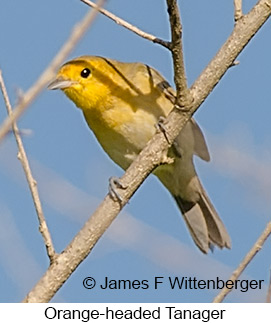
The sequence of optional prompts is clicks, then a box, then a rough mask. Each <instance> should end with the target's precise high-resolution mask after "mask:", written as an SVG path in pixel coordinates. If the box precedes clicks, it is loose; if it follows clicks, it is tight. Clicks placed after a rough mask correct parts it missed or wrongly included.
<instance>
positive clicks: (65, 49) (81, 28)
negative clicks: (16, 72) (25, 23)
mask: <svg viewBox="0 0 271 323" xmlns="http://www.w3.org/2000/svg"><path fill="white" fill-rule="evenodd" d="M104 2H105V0H99V1H98V4H97V6H99V7H101V6H103V4H104ZM97 13H98V12H97V10H96V9H94V10H91V11H90V12H88V13H87V14H86V15H85V17H84V18H83V19H82V20H81V21H80V22H79V23H78V24H77V25H75V27H74V28H73V30H72V32H71V35H70V37H69V38H68V40H67V41H66V43H65V44H64V45H63V46H62V47H61V49H60V50H59V52H58V53H57V55H56V56H55V57H54V58H53V60H52V61H51V63H50V64H49V65H48V67H47V68H46V69H45V70H44V72H43V73H42V74H41V75H40V77H39V78H38V79H37V81H36V82H35V83H34V84H33V86H32V87H31V88H30V89H29V90H28V91H27V92H26V93H25V94H24V95H23V96H22V97H21V100H20V102H19V103H18V104H17V106H16V107H15V108H14V109H13V113H12V115H11V116H10V117H8V118H6V119H5V120H4V122H3V123H2V124H1V126H0V141H1V140H2V139H3V138H4V136H5V135H6V134H7V133H8V131H9V129H10V128H11V126H12V123H13V122H14V121H16V120H17V119H18V118H19V117H20V116H21V115H22V113H23V112H24V111H25V109H26V108H27V107H28V106H29V105H30V103H31V102H32V101H33V100H34V99H35V98H36V97H37V95H38V94H39V93H40V92H41V91H42V90H43V88H44V87H45V86H46V85H47V84H48V82H49V81H50V80H51V79H52V78H53V76H54V75H55V73H56V70H57V68H58V67H59V65H61V64H62V63H63V61H64V60H65V59H66V57H67V56H68V55H69V54H70V53H71V51H72V50H73V49H74V47H75V46H76V44H77V43H78V42H79V40H80V39H81V38H82V37H83V35H84V34H85V32H86V31H87V29H88V28H89V26H90V25H91V23H92V22H93V20H94V19H95V17H96V15H97Z"/></svg>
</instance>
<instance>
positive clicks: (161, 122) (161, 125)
mask: <svg viewBox="0 0 271 323" xmlns="http://www.w3.org/2000/svg"><path fill="white" fill-rule="evenodd" d="M165 120H166V118H165V117H163V116H160V117H159V119H158V123H157V124H156V128H157V129H158V130H160V131H161V132H162V133H163V134H164V136H165V138H166V141H167V142H168V143H169V139H168V136H167V131H166V127H165V124H164V122H165Z"/></svg>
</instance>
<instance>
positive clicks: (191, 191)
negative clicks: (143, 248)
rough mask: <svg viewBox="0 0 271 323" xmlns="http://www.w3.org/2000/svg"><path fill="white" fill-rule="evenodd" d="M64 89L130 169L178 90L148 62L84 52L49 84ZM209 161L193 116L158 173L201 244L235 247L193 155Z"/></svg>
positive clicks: (118, 160)
mask: <svg viewBox="0 0 271 323" xmlns="http://www.w3.org/2000/svg"><path fill="white" fill-rule="evenodd" d="M48 88H49V89H51V90H57V89H59V90H62V91H63V92H64V93H65V95H66V96H67V97H68V98H69V99H70V100H71V101H73V102H74V103H75V105H76V106H77V107H78V108H79V109H81V110H82V112H83V115H84V117H85V120H86V122H87V124H88V126H89V128H90V129H91V130H92V132H93V133H94V135H95V137H96V138H97V140H98V142H99V143H100V145H101V146H102V148H103V149H104V151H105V152H106V153H107V154H108V155H109V157H110V158H111V159H112V160H113V161H114V162H115V163H116V164H117V165H119V166H120V167H121V168H122V169H124V170H126V169H127V168H128V167H129V165H130V164H131V163H132V162H133V160H134V159H135V158H136V156H137V155H138V154H139V153H140V151H141V150H142V149H143V148H144V147H145V146H146V144H147V142H148V141H149V140H150V139H151V138H152V137H153V135H154V134H155V132H156V131H157V124H158V123H159V120H161V118H166V117H167V116H168V114H169V113H170V111H171V110H172V109H173V106H174V102H175V96H176V93H175V91H174V89H173V88H172V87H171V86H170V84H169V83H168V82H167V81H166V80H165V78H164V77H163V76H162V75H161V74H160V73H159V72H158V71H157V70H156V69H154V68H152V67H150V66H148V65H146V64H144V63H138V62H135V63H127V62H120V61H117V60H114V59H110V58H106V57H101V56H80V57H77V58H74V59H72V60H70V61H68V62H66V63H64V64H63V65H62V66H61V67H60V68H59V70H58V72H57V74H56V76H55V78H54V79H53V80H52V81H51V83H50V84H49V86H48ZM194 155H197V156H198V157H200V158H201V159H202V160H204V161H209V160H210V154H209V151H208V148H207V144H206V141H205V139H204V136H203V133H202V131H201V129H200V127H199V125H198V124H197V122H196V121H195V119H194V118H193V117H192V118H191V119H190V120H189V121H188V122H187V123H186V124H185V126H184V127H183V129H182V130H181V131H180V132H179V134H178V136H177V138H176V139H175V140H174V142H173V144H172V146H171V147H170V148H169V150H168V156H169V157H170V158H172V160H173V162H172V163H170V164H163V165H159V166H158V167H157V168H156V169H155V170H154V171H153V174H154V175H156V176H157V177H158V179H159V180H160V181H161V182H162V184H163V185H164V186H165V187H166V189H167V190H168V191H169V192H170V194H171V195H172V196H173V198H174V199H175V201H176V203H177V205H178V207H179V209H180V211H181V213H182V215H183V218H184V220H185V223H186V225H187V228H188V230H189V232H190V234H191V237H192V239H193V240H194V242H195V244H196V245H197V247H198V248H199V249H200V250H201V251H202V252H203V253H205V254H206V253H208V251H209V250H213V248H214V246H217V247H219V248H220V249H222V248H224V247H225V248H229V249H230V248H231V239H230V236H229V234H228V232H227V230H226V228H225V226H224V224H223V222H222V220H221V219H220V217H219V215H218V213H217V212H216V210H215V208H214V206H213V204H212V202H211V201H210V199H209V197H208V195H207V193H206V191H205V189H204V188H203V186H202V184H201V182H200V180H199V178H198V175H197V173H196V170H195V166H194V162H193V157H194Z"/></svg>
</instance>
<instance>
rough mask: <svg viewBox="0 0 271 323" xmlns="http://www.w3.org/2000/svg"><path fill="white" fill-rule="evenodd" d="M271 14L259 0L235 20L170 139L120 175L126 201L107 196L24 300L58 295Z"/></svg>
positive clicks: (172, 123)
mask: <svg viewBox="0 0 271 323" xmlns="http://www.w3.org/2000/svg"><path fill="white" fill-rule="evenodd" d="M270 15H271V0H260V1H259V2H258V3H257V4H256V5H255V7H254V9H253V10H251V12H250V13H249V14H248V15H247V16H245V17H243V19H242V21H238V22H237V23H236V25H235V28H234V31H233V33H232V35H231V36H230V37H229V39H228V40H227V41H226V43H225V45H224V46H223V47H222V49H221V50H220V51H219V52H218V53H217V55H216V56H215V58H214V59H213V60H212V61H211V62H210V64H209V65H208V66H207V68H206V69H205V70H204V71H203V73H202V74H201V75H200V77H199V78H198V80H197V81H196V82H195V83H194V85H193V87H192V91H193V98H194V101H193V104H192V107H191V109H190V111H189V112H187V113H183V114H180V113H179V112H178V111H176V110H177V109H173V111H172V112H171V113H170V114H169V116H168V118H167V119H166V121H165V122H167V139H168V141H167V140H166V138H165V136H164V135H163V134H162V133H160V132H158V133H157V134H156V135H155V136H154V137H153V138H152V139H151V140H150V141H149V143H148V144H147V146H146V147H145V148H144V149H143V150H142V151H141V153H140V154H139V155H138V157H137V158H136V160H135V161H134V162H133V163H132V164H131V166H130V167H129V168H128V169H127V171H126V172H125V174H124V175H123V177H122V178H121V180H120V181H121V183H122V184H123V186H124V187H127V188H126V189H125V190H121V191H119V192H121V196H122V200H123V202H122V205H120V203H119V202H118V201H113V200H112V199H111V198H110V197H109V195H107V196H106V197H105V199H104V201H103V202H102V203H101V204H100V206H99V207H98V208H97V209H96V211H95V212H94V213H93V215H92V216H91V217H90V218H89V220H88V221H87V222H86V224H85V225H84V227H83V228H82V229H81V231H80V232H79V233H78V234H77V236H76V237H75V238H74V239H73V241H72V242H71V243H70V244H69V245H68V246H67V248H66V249H65V250H64V251H63V252H62V253H61V254H60V255H59V256H58V258H57V261H56V262H54V263H53V264H52V265H51V266H50V268H49V269H48V270H47V272H46V273H45V274H44V276H43V277H42V278H41V279H40V281H39V282H38V283H37V284H36V286H35V287H34V288H33V289H32V291H30V292H29V294H28V295H27V296H26V298H25V299H24V302H47V301H49V300H50V299H51V298H52V297H53V296H54V295H55V293H56V292H57V290H58V289H59V288H60V287H61V286H62V284H64V282H65V281H66V280H67V279H68V278H69V276H70V275H71V274H72V272H73V271H74V270H75V269H76V268H77V266H78V265H79V264H80V263H81V262H82V261H83V260H84V259H85V258H86V257H87V255H88V254H89V253H90V251H91V250H92V248H93V247H94V246H95V244H96V243H97V241H98V240H99V238H100V237H101V236H102V234H103V233H104V231H105V230H106V229H107V228H108V226H109V225H110V224H111V223H112V221H113V220H114V219H115V218H116V217H117V215H118V213H119V211H120V210H121V209H122V208H123V206H124V205H125V204H126V203H127V201H128V200H129V199H130V198H131V197H132V195H133V194H134V192H135V191H136V190H137V189H138V187H139V186H140V185H141V183H142V182H143V181H144V179H145V178H146V177H147V176H148V175H149V174H150V172H151V171H152V170H153V169H154V168H155V167H156V166H157V165H159V164H160V163H161V162H162V161H163V158H164V156H165V154H166V153H167V150H168V147H169V145H170V144H171V143H172V142H173V140H174V138H175V137H176V136H177V135H178V134H179V132H180V131H181V129H182V127H183V126H184V124H185V123H186V122H187V121H188V120H189V118H190V117H191V115H192V114H193V113H194V112H195V111H196V110H197V109H198V107H199V106H200V105H201V103H202V102H203V101H204V100H205V99H206V97H207V96H208V94H209V93H210V92H211V90H212V89H213V88H214V87H215V85H216V84H217V83H218V81H219V80H220V78H221V77H222V76H223V75H224V74H225V72H226V71H227V69H228V68H229V67H230V66H231V65H232V63H233V62H234V60H235V59H236V57H237V56H238V55H239V53H240V52H241V51H242V50H243V48H244V47H245V46H246V45H247V43H248V42H249V40H250V39H251V38H252V37H253V35H254V34H255V33H256V32H257V31H258V30H259V29H260V27H261V26H262V25H263V23H264V22H265V21H266V20H267V19H268V17H269V16H270ZM239 22H242V23H239ZM116 190H118V189H116Z"/></svg>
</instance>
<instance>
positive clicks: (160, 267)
mask: <svg viewBox="0 0 271 323" xmlns="http://www.w3.org/2000/svg"><path fill="white" fill-rule="evenodd" d="M2 2H3V3H1V11H0V30H1V33H0V43H1V51H0V68H1V69H2V71H3V76H4V79H5V82H6V85H7V88H8V92H9V95H10V99H11V102H12V104H14V103H15V102H16V92H17V90H18V89H21V90H23V91H26V90H27V89H28V88H29V87H30V86H31V85H32V84H33V83H34V82H35V80H36V79H37V78H38V76H39V75H40V73H41V72H42V71H43V70H44V68H45V67H46V66H47V65H48V63H49V62H50V61H51V59H52V58H53V57H54V55H55V54H56V53H57V51H58V50H59V48H60V47H61V45H62V44H63V43H64V42H65V40H66V39H67V38H68V36H69V34H70V32H71V30H72V28H73V26H74V24H75V23H76V22H77V21H79V20H80V19H81V18H82V17H83V16H84V14H85V13H86V12H87V10H88V7H87V6H86V5H84V4H83V3H81V2H80V1H78V0H73V1H65V0H59V1H53V0H48V1H46V2H44V1H41V2H40V1H39V2H37V1H34V0H26V1H23V2H22V1H2ZM244 2H245V3H244V11H245V12H247V11H248V10H249V9H250V8H251V6H253V4H255V3H256V1H251V0H247V1H244ZM165 3H166V1H157V0H147V1H146V0H130V1H125V2H124V1H120V0H111V1H108V4H107V5H106V8H107V9H108V10H111V11H112V12H113V13H115V14H116V15H119V16H120V17H122V18H124V19H126V20H127V21H129V22H131V23H133V24H135V25H136V26H138V27H139V28H141V29H143V30H145V31H147V32H150V33H152V34H154V35H156V36H158V37H161V38H163V39H168V37H169V25H168V20H167V18H168V17H167V13H166V6H165ZM180 9H181V15H182V22H183V41H184V55H185V64H186V69H187V78H188V82H189V85H191V84H192V83H193V82H194V80H195V79H196V78H197V76H198V75H199V74H200V73H201V71H202V70H203V69H204V67H205V66H206V64H207V63H208V62H209V61H210V60H211V58H212V57H213V56H214V55H215V53H216V52H217V50H218V49H219V48H220V46H221V45H222V44H223V42H224V41H225V40H226V39H227V37H228V36H229V34H230V32H231V30H232V28H233V4H232V1H219V2H218V1H215V0H209V1H197V0H190V1H180ZM269 39H270V21H268V22H267V23H266V25H265V26H263V28H262V29H261V30H260V32H259V33H258V34H257V35H256V37H255V38H254V39H253V40H252V41H251V42H250V44H249V45H248V46H247V48H246V49H245V50H244V51H243V52H242V54H241V55H240V57H238V61H239V62H240V63H239V65H237V66H235V67H233V68H231V69H230V70H229V71H228V72H227V74H226V75H225V76H224V78H223V79H222V81H221V82H220V83H219V85H218V86H217V87H216V88H215V90H214V91H213V93H212V94H211V95H210V96H209V97H208V98H207V100H206V101H205V102H204V104H203V105H202V107H200V109H199V110H198V112H197V113H196V114H195V118H196V119H197V121H198V122H199V124H200V125H201V127H202V129H203V131H204V133H205V136H206V140H207V143H208V146H209V149H210V152H211V158H212V160H211V162H210V163H205V162H202V161H200V160H198V159H195V162H196V166H197V170H198V173H199V175H200V178H201V180H202V182H203V183H204V186H205V188H206V190H207V191H208V194H209V195H210V197H211V200H212V201H213V203H214V205H215V207H216V209H217V210H218V212H219V214H220V216H221V218H222V219H223V221H224V223H225V225H226V226H227V228H228V231H229V233H230V235H231V238H232V249H231V250H223V251H221V250H215V251H214V252H213V253H210V254H208V255H207V256H206V255H202V254H200V252H199V251H198V250H197V249H196V247H195V246H194V244H193V241H192V240H191V238H190V236H189V234H188V232H187V229H186V228H185V225H184V223H183V220H182V219H181V217H180V215H179V211H178V210H177V207H176V206H175V204H174V201H173V200H172V198H171V197H170V196H169V194H168V193H167V192H166V190H165V189H164V188H163V187H162V186H161V185H160V183H158V181H157V180H156V178H154V177H153V176H150V177H149V178H148V179H147V180H146V181H145V183H144V184H143V185H142V187H141V188H140V189H139V191H137V193H136V194H135V196H134V197H133V198H132V200H131V201H130V203H129V204H128V205H127V206H126V207H125V209H124V210H123V212H122V213H121V214H120V215H119V217H118V218H117V220H116V221H115V222H114V223H113V225H112V227H110V228H109V230H108V231H107V232H106V233H105V235H104V236H103V237H102V238H101V239H100V241H99V242H98V243H97V245H96V246H95V248H94V250H93V252H92V253H91V254H90V255H89V257H88V258H87V259H86V260H85V261H84V263H83V264H82V265H81V266H80V267H79V268H78V269H77V270H76V272H75V273H74V274H73V275H72V276H71V278H70V279H69V280H68V281H67V283H66V284H65V285H64V286H63V287H62V288H61V290H60V291H59V292H58V293H57V295H56V296H55V297H54V299H53V301H55V302H210V301H211V300H212V299H213V297H214V296H215V295H216V294H217V291H213V290H211V291H206V290H203V291H198V290H184V291H183V290H182V291H180V290H171V289H170V288H168V286H166V285H164V286H162V287H161V289H159V290H154V288H149V289H147V290H142V289H139V290H101V289H99V288H96V289H93V290H85V289H84V288H83V286H82V281H83V279H84V278H85V277H86V276H92V277H94V278H95V279H96V280H97V282H98V283H102V281H103V280H104V277H105V276H108V277H110V278H111V279H130V280H134V279H137V280H143V279H146V280H149V281H150V282H151V281H153V279H154V276H164V277H168V276H172V277H175V276H188V277H197V278H198V279H207V278H208V279H212V278H214V277H216V276H219V277H222V278H224V279H227V278H228V277H229V276H230V274H231V272H232V271H233V270H234V269H235V268H236V266H237V265H238V264H239V262H240V261H241V260H242V258H243V257H244V255H245V254H246V252H247V251H248V250H249V249H250V248H251V246H252V245H253V244H254V242H255V241H256V240H257V238H258V236H259V235H260V233H261V232H262V230H263V229H264V227H265V225H266V223H267V222H268V221H270V214H271V202H270V201H271V199H270V191H271V166H270V165H271V131H270V122H269V120H270V119H271V112H270V102H271V91H270V84H271V82H270V70H271V64H270V57H271V45H270V41H269ZM87 54H89V55H101V56H106V57H111V58H114V59H118V60H121V61H127V62H132V61H141V62H144V63H147V64H149V65H151V66H153V67H155V68H156V69H158V70H159V71H160V72H161V73H162V74H163V75H164V77H165V78H167V79H168V80H169V82H170V83H171V84H173V81H172V80H173V72H172V62H171V57H170V53H169V52H168V51H167V50H165V49H164V48H162V47H161V46H158V45H154V44H152V43H150V42H149V41H146V40H144V39H141V38H140V37H138V36H136V35H134V34H133V33H131V32H129V31H127V30H125V29H123V28H122V27H120V26H118V25H116V24H114V23H113V22H111V21H109V20H108V19H107V18H105V17H103V16H101V15H99V16H98V18H97V20H96V21H95V23H94V24H93V26H92V27H91V29H90V30H89V31H88V33H87V34H86V36H85V37H84V38H83V39H82V41H81V42H80V43H79V45H78V46H77V47H76V48H75V50H74V51H73V53H72V55H71V56H70V58H72V57H76V56H80V55H87ZM5 117H6V112H5V108H4V103H3V99H2V97H1V96H0V120H1V121H2V120H4V118H5ZM19 127H20V128H23V129H30V130H31V132H32V134H31V135H29V136H24V138H23V139H24V143H25V147H26V150H27V153H28V155H29V159H30V163H31V166H32V168H33V173H34V176H35V178H36V179H37V181H38V185H39V190H40V194H41V199H42V204H43V208H44V213H45V216H46V219H47V221H48V225H49V228H50V231H51V233H52V236H53V240H54V243H55V247H56V250H57V251H58V252H61V250H63V248H65V246H66V245H67V243H69V242H70V241H71V239H72V238H73V236H74V235H75V234H76V233H77V232H78V230H79V229H80V227H81V226H82V224H83V223H84V221H85V220H86V219H87V218H88V216H90V214H91V213H92V211H93V210H94V209H95V207H96V206H97V205H98V204H99V202H100V201H101V200H102V199H103V197H104V196H105V195H106V193H107V187H108V178H109V177H110V176H121V174H122V173H123V172H122V170H121V169H120V168H119V167H118V166H116V165H114V164H113V162H112V161H111V160H110V159H109V158H108V157H107V155H105V153H104V152H103V151H102V149H101V148H100V146H99V144H98V143H97V142H96V139H95V138H94V136H93V134H92V133H91V132H90V131H89V129H88V128H87V126H86V124H85V121H84V120H83V117H82V114H81V112H80V111H79V110H78V109H77V108H75V106H74V105H73V103H72V102H70V101H68V100H67V98H66V97H65V96H64V95H63V94H62V93H60V92H55V91H54V92H52V91H48V90H46V89H45V90H44V91H43V92H42V94H41V95H40V96H39V97H38V98H37V100H36V101H35V102H34V103H33V104H32V105H31V107H30V108H29V109H28V110H27V112H26V113H25V114H24V115H23V117H22V118H21V119H20V121H19ZM16 155H17V149H16V145H15V141H14V138H13V136H12V135H8V136H7V137H6V138H5V140H4V141H2V142H1V143H0V221H1V226H0V287H1V288H0V289H1V292H0V301H1V302H18V301H20V300H21V299H22V298H23V297H24V296H25V295H26V293H27V292H28V291H29V290H30V289H31V287H32V286H33V285H34V284H35V283H36V282H37V281H38V279H39V278H40V276H41V275H42V273H43V272H44V271H45V270H46V268H47V266H48V259H47V257H46V253H45V248H44V245H43V243H42V239H41V236H40V234H39V232H38V224H37V219H36V215H35V211H34V207H33V202H32V200H31V197H30V194H29V190H28V187H27V184H26V182H25V179H24V175H23V172H22V169H21V165H20V164H19V161H18V160H17V157H16ZM270 252H271V245H270V240H269V243H267V244H266V245H265V246H264V248H263V250H261V252H260V253H259V254H258V255H257V256H256V258H255V259H254V261H253V262H252V263H251V264H250V265H249V267H248V268H247V270H246V271H245V273H244V274H243V275H242V277H241V278H242V279H257V280H259V279H264V280H265V286H264V289H262V290H254V291H251V292H247V293H242V292H239V293H238V292H233V293H231V294H230V295H229V296H228V298H227V301H229V302H254V301H255V302H262V301H264V300H265V297H266V286H267V283H268V279H269V277H268V275H269V268H270V259H271V258H270Z"/></svg>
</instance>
